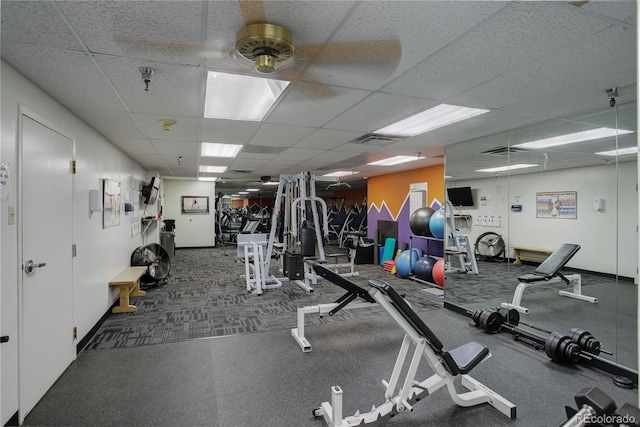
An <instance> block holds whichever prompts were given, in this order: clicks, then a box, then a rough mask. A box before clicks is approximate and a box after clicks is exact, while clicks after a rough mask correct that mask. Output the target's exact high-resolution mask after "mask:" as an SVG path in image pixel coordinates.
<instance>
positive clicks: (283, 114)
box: [265, 82, 369, 127]
mask: <svg viewBox="0 0 640 427" xmlns="http://www.w3.org/2000/svg"><path fill="white" fill-rule="evenodd" d="M326 90H330V91H331V94H328V95H329V96H328V97H327V98H324V96H323V93H324V92H325V91H326ZM368 94H369V92H368V91H363V90H356V89H347V88H336V89H331V88H328V89H327V87H326V86H323V85H319V84H313V83H308V82H296V83H294V84H293V87H290V88H288V89H287V92H286V94H285V96H284V98H283V99H282V100H281V101H280V102H279V103H278V104H277V105H276V107H275V109H274V111H272V112H271V113H270V114H269V115H268V116H267V118H266V120H265V122H266V123H273V124H294V125H297V126H310V127H319V126H322V125H324V124H325V123H326V122H328V121H330V120H332V119H334V118H335V117H336V116H338V115H340V114H342V112H344V111H345V110H347V109H349V108H350V107H352V106H353V105H355V104H357V103H358V102H360V101H361V100H362V99H364V98H365V97H366V96H367V95H368Z"/></svg>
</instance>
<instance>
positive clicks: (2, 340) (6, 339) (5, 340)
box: [0, 335, 9, 344]
mask: <svg viewBox="0 0 640 427" xmlns="http://www.w3.org/2000/svg"><path fill="white" fill-rule="evenodd" d="M7 341H9V335H3V336H1V337H0V344H2V343H3V342H7Z"/></svg>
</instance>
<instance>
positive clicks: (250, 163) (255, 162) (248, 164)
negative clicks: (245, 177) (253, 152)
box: [230, 158, 268, 170]
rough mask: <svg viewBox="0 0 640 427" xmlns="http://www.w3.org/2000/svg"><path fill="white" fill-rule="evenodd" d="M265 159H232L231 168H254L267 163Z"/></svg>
mask: <svg viewBox="0 0 640 427" xmlns="http://www.w3.org/2000/svg"><path fill="white" fill-rule="evenodd" d="M267 162H268V160H267V159H247V158H242V159H238V158H236V159H234V160H233V163H231V166H230V168H231V169H246V170H255V169H258V168H261V167H262V166H264V165H265V163H267Z"/></svg>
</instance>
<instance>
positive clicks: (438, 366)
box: [313, 279, 516, 427]
mask: <svg viewBox="0 0 640 427" xmlns="http://www.w3.org/2000/svg"><path fill="white" fill-rule="evenodd" d="M369 285H371V287H372V289H371V290H370V291H369V294H370V295H371V296H372V297H373V298H374V299H375V300H376V301H377V302H378V303H379V304H380V305H381V306H382V307H383V308H384V309H385V310H386V311H387V312H388V313H389V314H390V315H391V317H393V319H394V320H395V321H396V323H397V324H398V325H399V326H400V327H401V328H402V329H403V330H404V332H405V336H404V340H403V341H402V346H401V347H400V352H399V354H398V357H397V359H396V363H395V365H394V368H393V372H392V373H391V378H390V380H389V381H388V382H387V381H384V380H383V381H382V385H383V386H384V387H385V394H384V397H385V402H384V403H383V404H382V405H380V406H378V407H375V406H374V407H373V408H372V409H371V411H370V412H367V413H364V414H360V413H359V411H358V412H356V414H355V415H353V416H350V417H346V418H344V419H343V418H342V390H341V389H340V387H338V386H333V387H332V388H331V403H329V402H323V403H322V405H321V406H320V407H317V408H315V409H314V411H313V414H314V415H315V416H316V417H324V420H325V421H326V423H327V424H328V425H329V426H331V427H347V426H356V425H366V424H372V423H375V424H376V425H379V424H382V423H383V422H385V421H387V420H388V419H389V418H391V417H393V416H395V415H396V414H398V413H400V412H402V411H404V410H405V409H408V410H411V409H413V405H414V404H415V403H416V402H418V401H419V400H420V399H422V398H426V397H427V396H428V395H429V394H431V393H434V392H435V391H437V390H439V389H440V388H442V387H445V386H446V388H447V391H448V392H449V396H451V399H452V400H453V401H454V403H456V404H457V405H459V406H463V407H469V406H475V405H479V404H481V403H488V404H490V405H491V406H493V407H494V408H496V409H497V410H499V411H500V412H502V413H503V414H504V415H506V416H507V417H509V418H515V416H516V406H515V405H514V404H513V403H511V402H509V401H508V400H506V399H505V398H504V397H502V396H500V395H498V394H497V393H495V392H494V391H492V390H490V389H489V388H488V387H486V386H485V385H483V384H481V383H480V382H478V381H477V380H475V379H473V378H471V377H470V376H469V375H467V374H468V373H469V372H470V371H471V370H472V369H473V368H474V367H475V366H476V365H478V364H479V363H480V362H482V361H484V360H486V359H488V358H489V357H491V354H490V353H489V349H487V347H485V346H484V345H482V344H479V343H477V342H469V343H467V344H464V345H462V346H460V347H458V348H455V349H453V350H451V351H445V350H444V346H443V345H442V343H441V342H440V340H439V339H438V338H437V337H436V336H435V334H434V333H433V332H432V331H431V330H430V329H429V328H428V327H427V325H426V324H425V323H424V322H423V321H422V319H420V317H419V316H418V315H417V314H416V312H415V311H413V310H412V309H411V307H410V306H409V304H408V303H407V302H406V301H405V300H404V299H403V298H402V296H400V295H399V294H398V293H397V292H396V291H395V289H393V288H392V287H391V285H389V284H388V283H385V282H382V281H379V280H374V279H371V280H369ZM411 344H413V345H414V346H415V350H414V352H413V356H412V357H411V358H410V359H411V362H410V364H409V367H408V369H407V370H406V377H405V379H404V382H403V383H402V385H401V386H400V388H399V389H398V393H397V394H395V393H396V388H397V387H398V386H399V385H400V375H401V373H402V372H403V366H404V364H405V361H406V359H407V354H408V352H409V348H410V345H411ZM422 357H424V358H425V359H426V360H427V363H428V364H429V366H430V367H431V369H433V371H434V374H433V375H432V376H431V377H429V378H427V379H426V380H424V381H422V382H418V381H415V376H416V372H417V371H418V365H419V363H420V360H421V359H422ZM458 376H460V377H462V385H463V386H464V387H466V388H467V389H468V390H469V391H466V392H463V393H458V392H457V391H456V388H455V384H454V380H455V379H456V378H457V377H458Z"/></svg>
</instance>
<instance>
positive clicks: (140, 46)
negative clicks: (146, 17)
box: [113, 35, 232, 58]
mask: <svg viewBox="0 0 640 427" xmlns="http://www.w3.org/2000/svg"><path fill="white" fill-rule="evenodd" d="M113 39H114V41H115V42H116V43H120V44H124V45H127V46H129V47H131V48H133V49H136V50H148V49H152V50H161V51H164V52H172V53H180V54H185V53H186V54H196V55H204V56H207V57H210V58H225V57H228V56H230V55H231V53H232V51H231V49H228V48H227V49H225V48H223V47H215V46H209V45H206V44H196V43H181V42H170V41H163V40H150V39H143V38H139V37H129V36H122V35H116V36H114V37H113Z"/></svg>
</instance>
